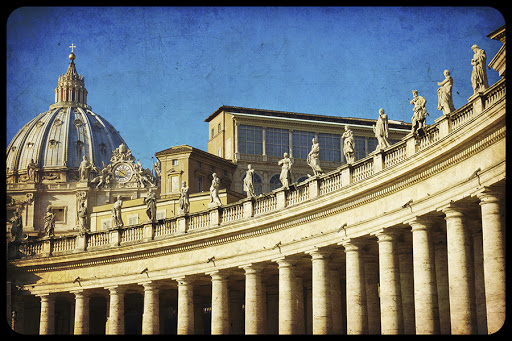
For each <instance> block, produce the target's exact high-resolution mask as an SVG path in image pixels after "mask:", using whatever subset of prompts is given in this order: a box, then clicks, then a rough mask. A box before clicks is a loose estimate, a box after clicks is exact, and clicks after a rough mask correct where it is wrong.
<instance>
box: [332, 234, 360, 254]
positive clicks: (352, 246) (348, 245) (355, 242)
mask: <svg viewBox="0 0 512 341" xmlns="http://www.w3.org/2000/svg"><path fill="white" fill-rule="evenodd" d="M338 245H342V246H343V247H344V248H345V253H346V252H350V251H360V250H361V249H362V248H363V247H364V241H362V240H359V239H353V238H349V239H345V240H343V241H341V242H339V243H338Z"/></svg>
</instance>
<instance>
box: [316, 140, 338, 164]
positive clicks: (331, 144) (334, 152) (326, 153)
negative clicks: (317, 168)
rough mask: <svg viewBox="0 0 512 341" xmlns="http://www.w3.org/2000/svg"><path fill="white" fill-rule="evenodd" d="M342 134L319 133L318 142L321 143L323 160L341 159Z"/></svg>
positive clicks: (336, 160) (321, 158)
mask: <svg viewBox="0 0 512 341" xmlns="http://www.w3.org/2000/svg"><path fill="white" fill-rule="evenodd" d="M340 141H341V140H340V135H336V134H324V133H320V134H318V143H319V144H320V160H322V161H332V162H340V161H341V145H340Z"/></svg>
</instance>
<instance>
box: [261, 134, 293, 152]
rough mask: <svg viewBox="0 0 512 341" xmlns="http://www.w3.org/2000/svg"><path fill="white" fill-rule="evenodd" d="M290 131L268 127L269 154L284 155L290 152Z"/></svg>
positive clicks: (267, 144) (267, 146) (267, 143)
mask: <svg viewBox="0 0 512 341" xmlns="http://www.w3.org/2000/svg"><path fill="white" fill-rule="evenodd" d="M289 142H290V138H289V132H288V129H279V128H267V131H266V143H265V147H266V149H267V155H268V156H281V157H282V156H283V154H284V153H289V150H290V149H289Z"/></svg>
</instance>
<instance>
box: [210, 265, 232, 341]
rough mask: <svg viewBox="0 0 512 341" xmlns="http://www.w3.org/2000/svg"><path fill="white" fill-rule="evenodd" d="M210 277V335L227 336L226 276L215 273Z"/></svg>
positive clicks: (227, 296) (227, 301) (227, 303)
mask: <svg viewBox="0 0 512 341" xmlns="http://www.w3.org/2000/svg"><path fill="white" fill-rule="evenodd" d="M209 275H210V276H211V277H212V327H211V332H212V334H214V335H215V334H229V293H228V278H227V274H225V273H221V272H220V271H215V272H212V273H210V274H209Z"/></svg>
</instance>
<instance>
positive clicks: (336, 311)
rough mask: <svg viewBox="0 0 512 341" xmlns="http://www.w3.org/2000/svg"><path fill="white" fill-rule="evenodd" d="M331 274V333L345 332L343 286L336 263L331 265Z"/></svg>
mask: <svg viewBox="0 0 512 341" xmlns="http://www.w3.org/2000/svg"><path fill="white" fill-rule="evenodd" d="M331 263H332V262H331ZM329 275H330V276H329V277H330V281H329V286H330V288H331V295H330V300H331V320H332V322H331V333H332V334H344V330H343V329H344V328H343V323H342V322H343V312H342V308H341V286H340V272H339V269H338V268H337V267H335V266H334V265H331V267H330V268H329Z"/></svg>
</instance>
